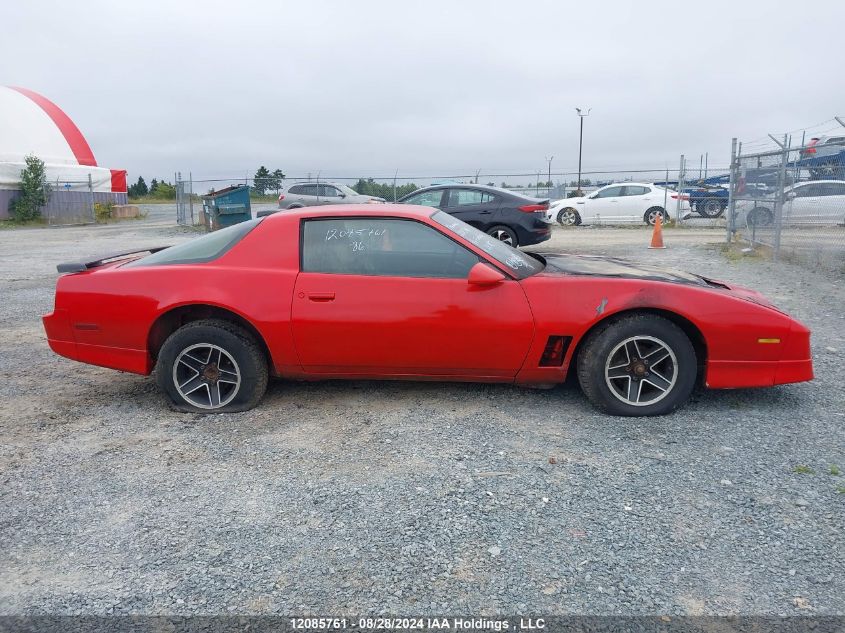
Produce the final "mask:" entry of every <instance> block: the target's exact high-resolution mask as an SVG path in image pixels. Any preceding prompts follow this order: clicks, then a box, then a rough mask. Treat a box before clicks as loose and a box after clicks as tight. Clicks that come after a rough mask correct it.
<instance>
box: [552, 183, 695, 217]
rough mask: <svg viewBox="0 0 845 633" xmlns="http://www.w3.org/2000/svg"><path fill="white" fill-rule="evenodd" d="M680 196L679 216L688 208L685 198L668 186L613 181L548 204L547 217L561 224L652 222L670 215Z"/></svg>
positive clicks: (672, 215) (674, 209)
mask: <svg viewBox="0 0 845 633" xmlns="http://www.w3.org/2000/svg"><path fill="white" fill-rule="evenodd" d="M679 197H680V199H681V200H680V203H681V207H680V211H681V215H683V214H685V213H687V212H688V211H689V210H690V205H689V198H688V196H686V195H683V194H678V192H676V191H672V190H671V189H665V188H664V187H659V186H657V185H653V184H649V183H641V182H626V183H622V184H613V185H608V186H606V187H602V188H601V189H599V190H597V191H594V192H593V193H591V194H590V195H588V196H579V197H577V198H564V199H563V200H558V201H557V202H555V203H554V204H553V205H551V207H549V212H548V218H549V220H551V221H553V222H559V223H560V224H563V225H564V226H571V225H575V224H623V223H630V222H645V223H647V224H654V223H655V221H656V219H657V216H658V215H662V216H663V222H664V223H665V222H666V221H668V220H669V219H670V218H671V217H674V215H675V211H676V209H677V205H678V198H679Z"/></svg>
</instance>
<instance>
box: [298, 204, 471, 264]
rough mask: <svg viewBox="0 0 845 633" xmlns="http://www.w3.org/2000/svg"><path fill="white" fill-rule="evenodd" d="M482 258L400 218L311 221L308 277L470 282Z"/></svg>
mask: <svg viewBox="0 0 845 633" xmlns="http://www.w3.org/2000/svg"><path fill="white" fill-rule="evenodd" d="M478 261H479V259H478V256H477V255H475V254H474V253H472V252H471V251H469V250H468V249H466V248H464V247H463V246H462V245H460V244H458V243H457V242H456V241H454V240H452V239H449V238H448V237H446V236H445V235H443V234H442V233H439V232H438V231H435V230H434V229H433V228H431V227H430V226H426V225H425V224H422V223H421V222H416V221H414V220H401V219H397V218H330V219H318V220H316V219H315V220H305V222H304V227H303V232H302V270H303V271H304V272H318V273H332V274H341V275H373V276H381V277H431V278H445V279H464V278H466V276H467V275H468V274H469V270H470V268H472V267H473V266H474V265H475V264H477V263H478Z"/></svg>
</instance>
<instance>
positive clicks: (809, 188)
mask: <svg viewBox="0 0 845 633" xmlns="http://www.w3.org/2000/svg"><path fill="white" fill-rule="evenodd" d="M794 191H795V197H796V198H815V197H816V196H823V195H824V193H823V192H822V185H820V184H817V183H810V184H808V185H804V186H802V187H795V189H794Z"/></svg>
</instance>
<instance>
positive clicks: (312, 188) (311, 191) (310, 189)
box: [302, 185, 320, 196]
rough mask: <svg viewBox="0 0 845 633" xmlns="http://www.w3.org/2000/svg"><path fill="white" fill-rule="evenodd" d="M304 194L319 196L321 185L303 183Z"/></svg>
mask: <svg viewBox="0 0 845 633" xmlns="http://www.w3.org/2000/svg"><path fill="white" fill-rule="evenodd" d="M302 195H303V196H319V195H320V186H319V185H303V187H302Z"/></svg>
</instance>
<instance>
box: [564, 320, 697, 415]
mask: <svg viewBox="0 0 845 633" xmlns="http://www.w3.org/2000/svg"><path fill="white" fill-rule="evenodd" d="M577 371H578V382H579V383H580V384H581V389H582V390H583V391H584V394H585V395H586V396H587V398H588V399H589V400H590V402H591V403H592V404H593V405H594V406H595V407H596V408H598V409H600V410H602V411H605V412H607V413H611V414H613V415H626V416H638V415H663V414H666V413H669V412H671V411H674V410H675V409H677V408H678V407H679V406H681V405H682V404H684V403H685V402H686V401H687V399H688V398H689V396H690V393H692V390H693V387H694V386H695V380H696V376H697V373H698V365H697V359H696V355H695V349H694V348H693V346H692V343H690V340H689V338H687V336H686V334H684V332H683V330H681V329H680V328H679V327H678V326H677V325H675V324H674V323H672V322H671V321H669V320H667V319H664V318H662V317H658V316H654V315H649V314H636V315H631V316H626V317H622V318H619V319H617V320H614V321H612V322H610V323H608V324H607V325H605V326H603V327H600V328H599V329H598V330H596V331H595V332H594V333H592V334H591V335H590V337H589V339H587V341H586V342H585V344H584V347H583V348H582V349H581V351H580V353H579V356H578V367H577Z"/></svg>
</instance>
